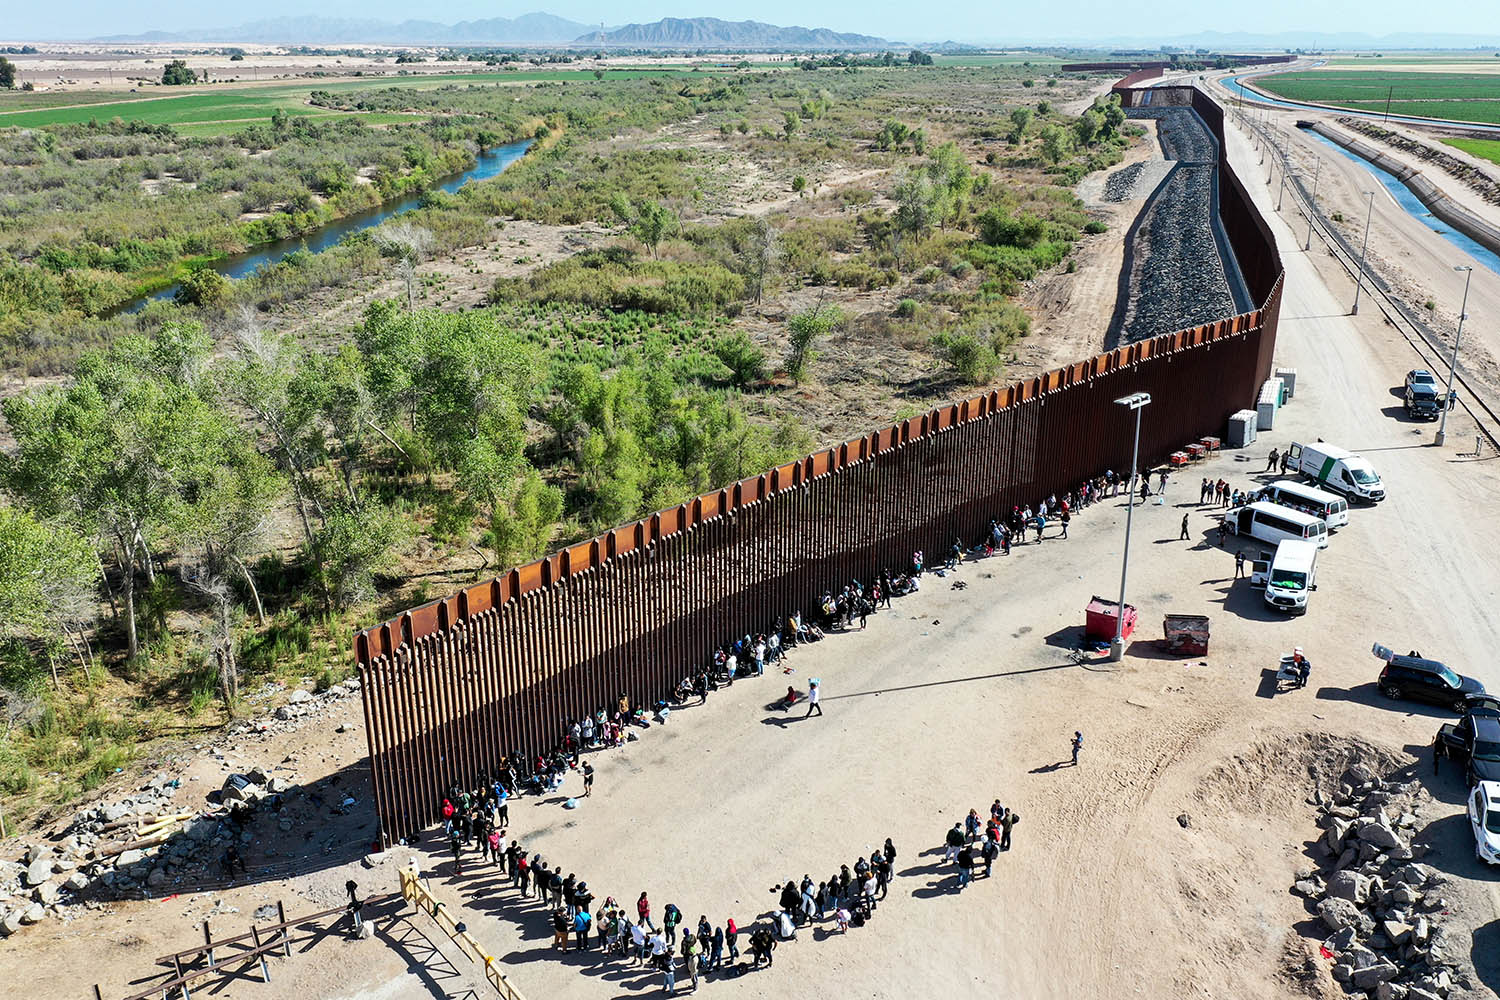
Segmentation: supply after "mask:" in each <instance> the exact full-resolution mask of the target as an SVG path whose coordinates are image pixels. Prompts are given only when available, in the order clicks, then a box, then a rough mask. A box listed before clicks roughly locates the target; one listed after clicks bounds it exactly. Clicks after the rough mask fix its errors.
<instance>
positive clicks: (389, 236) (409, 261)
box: [375, 220, 436, 312]
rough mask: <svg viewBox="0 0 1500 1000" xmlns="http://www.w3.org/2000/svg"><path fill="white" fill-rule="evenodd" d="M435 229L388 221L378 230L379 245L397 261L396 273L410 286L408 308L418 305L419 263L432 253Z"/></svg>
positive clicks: (408, 289) (407, 297)
mask: <svg viewBox="0 0 1500 1000" xmlns="http://www.w3.org/2000/svg"><path fill="white" fill-rule="evenodd" d="M435 242H436V241H435V240H434V239H433V237H432V232H431V231H430V230H427V229H423V228H422V227H421V226H417V225H413V224H412V223H410V222H406V221H400V220H398V221H396V222H388V223H386V224H385V225H383V226H381V227H380V228H379V229H377V230H375V245H376V246H378V247H379V248H380V252H381V253H382V254H384V255H385V256H387V257H391V258H393V259H394V260H395V261H396V274H397V276H399V277H400V278H401V280H402V282H403V283H405V285H406V309H407V312H411V311H412V310H414V309H416V307H417V300H416V284H417V266H418V265H419V264H421V263H422V260H423V258H425V257H426V256H427V255H428V254H429V253H431V252H432V248H433V245H434V243H435Z"/></svg>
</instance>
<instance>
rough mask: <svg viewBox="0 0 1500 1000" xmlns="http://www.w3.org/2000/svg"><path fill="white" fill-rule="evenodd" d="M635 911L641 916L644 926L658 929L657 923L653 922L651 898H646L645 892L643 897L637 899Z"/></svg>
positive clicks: (642, 894)
mask: <svg viewBox="0 0 1500 1000" xmlns="http://www.w3.org/2000/svg"><path fill="white" fill-rule="evenodd" d="M635 913H636V916H637V917H639V918H640V921H641V926H642V927H649V928H651V929H652V930H653V931H654V930H656V925H655V924H653V923H652V922H651V900H649V899H647V898H646V894H645V893H644V892H643V893H641V898H640V899H637V900H636V901H635Z"/></svg>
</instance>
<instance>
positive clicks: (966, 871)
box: [958, 845, 974, 892]
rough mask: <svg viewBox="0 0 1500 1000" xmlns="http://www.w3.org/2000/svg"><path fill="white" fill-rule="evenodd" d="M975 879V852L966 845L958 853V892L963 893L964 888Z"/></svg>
mask: <svg viewBox="0 0 1500 1000" xmlns="http://www.w3.org/2000/svg"><path fill="white" fill-rule="evenodd" d="M973 877H974V852H973V851H971V850H969V848H968V846H967V845H965V846H964V847H963V848H962V849H961V850H960V851H959V852H958V890H959V892H962V891H963V888H964V886H966V885H968V884H969V880H970V879H972V878H973Z"/></svg>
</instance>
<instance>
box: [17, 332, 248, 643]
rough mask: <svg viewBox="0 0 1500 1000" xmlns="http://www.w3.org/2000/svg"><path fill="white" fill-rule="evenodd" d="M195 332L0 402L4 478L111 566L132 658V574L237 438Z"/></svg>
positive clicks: (89, 360)
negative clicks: (9, 442)
mask: <svg viewBox="0 0 1500 1000" xmlns="http://www.w3.org/2000/svg"><path fill="white" fill-rule="evenodd" d="M208 367H209V341H208V338H207V336H206V335H205V334H204V332H203V329H202V327H201V326H198V325H196V324H177V323H169V324H167V325H166V326H164V327H162V329H161V330H160V331H159V332H158V333H157V335H156V336H155V337H153V338H146V337H139V336H127V337H122V338H120V339H119V340H117V341H116V342H115V343H114V344H113V345H112V346H111V347H110V348H109V350H108V351H107V352H102V353H93V354H88V355H85V356H84V357H83V358H81V359H80V360H79V362H78V364H77V366H76V367H75V369H74V372H73V378H72V381H71V382H70V383H69V384H67V385H65V386H56V387H51V388H48V389H44V390H42V391H40V392H33V393H30V394H28V395H25V396H18V397H14V398H12V399H9V400H7V401H6V402H5V406H4V414H5V418H6V421H7V423H8V424H9V426H10V429H11V433H12V435H13V436H14V438H15V441H16V446H15V456H14V458H13V459H12V460H11V462H10V463H9V467H8V470H7V471H8V475H7V480H8V484H9V486H10V488H11V489H12V491H13V492H15V493H17V494H19V495H20V496H21V497H23V498H24V499H25V500H26V501H27V502H28V503H29V504H30V507H31V509H32V510H33V511H35V512H36V513H37V514H38V515H39V516H42V517H47V518H61V519H65V520H67V521H68V522H70V523H72V524H74V525H75V526H77V528H78V529H79V530H80V531H81V532H82V533H84V534H86V535H87V536H89V537H91V538H92V539H93V540H94V544H95V546H96V548H97V550H98V551H99V552H100V553H101V555H107V556H109V557H110V558H111V559H112V561H113V562H114V563H115V565H116V567H117V569H118V571H119V575H120V579H121V585H122V590H123V604H124V609H125V632H126V649H127V654H128V655H129V656H130V657H132V658H133V657H135V656H136V655H137V654H138V653H139V651H140V638H139V630H138V627H137V607H136V589H137V581H136V576H137V574H138V573H140V572H144V573H145V575H146V579H147V582H148V583H152V582H154V580H155V576H156V569H155V565H154V561H153V557H152V549H153V547H154V546H155V547H166V546H167V545H169V544H170V543H171V542H172V541H173V540H174V539H175V538H178V537H181V536H182V535H183V534H184V533H186V532H187V531H188V530H189V528H190V525H191V523H192V518H193V506H194V504H195V503H196V502H197V501H198V499H199V498H200V497H202V496H203V495H204V494H205V492H206V491H208V490H211V489H212V486H213V483H214V481H215V479H216V478H217V477H218V476H219V475H220V467H221V465H222V463H224V462H225V461H226V455H228V454H229V453H230V452H232V451H234V450H235V449H237V448H238V447H239V446H240V444H241V442H242V441H243V436H244V432H243V431H242V430H241V428H240V427H239V426H238V425H237V424H236V423H235V422H234V421H233V420H232V419H231V418H230V416H229V415H228V413H227V412H226V411H225V410H224V409H223V408H222V407H221V406H220V405H219V403H218V393H217V391H216V388H215V386H214V385H213V384H212V380H211V379H210V378H208V376H207V372H208Z"/></svg>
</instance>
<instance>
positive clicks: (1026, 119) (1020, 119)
mask: <svg viewBox="0 0 1500 1000" xmlns="http://www.w3.org/2000/svg"><path fill="white" fill-rule="evenodd" d="M1031 119H1032V111H1031V109H1030V108H1016V109H1015V110H1014V111H1012V112H1011V113H1010V141H1011V143H1012V144H1014V143H1018V142H1020V141H1021V140H1022V139H1024V138H1026V132H1027V130H1028V129H1030V128H1031Z"/></svg>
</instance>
